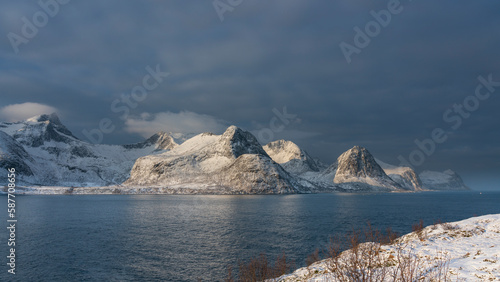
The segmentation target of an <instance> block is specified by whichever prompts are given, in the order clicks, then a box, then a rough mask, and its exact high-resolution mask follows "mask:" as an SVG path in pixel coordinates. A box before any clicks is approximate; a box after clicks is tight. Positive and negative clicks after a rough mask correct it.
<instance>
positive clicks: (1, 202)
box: [0, 191, 500, 281]
mask: <svg viewBox="0 0 500 282" xmlns="http://www.w3.org/2000/svg"><path fill="white" fill-rule="evenodd" d="M16 200H17V206H16V212H17V214H16V215H17V219H18V222H17V223H16V275H12V274H9V273H7V270H8V266H7V265H6V264H7V258H6V256H8V255H9V248H10V247H8V246H7V241H8V238H9V233H8V230H7V228H6V227H7V226H8V223H7V219H8V218H7V197H6V196H2V197H0V218H1V219H2V220H1V222H3V223H0V257H2V258H3V259H2V261H3V263H2V267H1V268H0V271H1V272H0V281H198V279H202V281H222V280H223V279H224V278H225V277H226V273H227V267H228V266H230V265H232V266H236V264H237V262H238V260H248V259H249V258H251V257H254V256H256V255H258V254H260V253H267V254H268V256H269V257H270V258H275V257H276V256H277V255H279V254H281V253H282V252H285V253H286V254H287V256H288V257H289V258H291V259H294V260H295V264H296V267H301V266H304V264H305V258H306V257H307V255H308V254H309V253H311V252H313V251H314V250H315V249H316V248H318V247H320V248H321V247H324V246H325V245H326V244H327V242H328V241H329V238H330V237H331V236H335V235H339V234H344V233H346V232H349V231H351V230H353V229H356V228H363V227H365V226H366V223H367V222H370V223H371V225H372V226H374V227H376V228H379V229H386V228H387V227H392V229H393V230H395V231H397V232H399V233H401V234H404V233H408V232H410V231H411V226H412V224H414V223H417V222H418V221H419V220H420V219H422V220H423V221H424V223H425V224H426V225H428V224H432V223H434V222H436V221H438V220H441V221H443V222H446V221H457V220H462V219H465V218H469V217H473V216H479V215H486V214H493V213H500V192H482V193H480V192H476V191H473V192H424V193H389V194H314V195H281V196H278V195H276V196H275V195H272V196H171V195H82V196H71V195H69V196H63V195H60V196H59V195H57V196H18V197H17V198H16ZM2 225H3V227H2Z"/></svg>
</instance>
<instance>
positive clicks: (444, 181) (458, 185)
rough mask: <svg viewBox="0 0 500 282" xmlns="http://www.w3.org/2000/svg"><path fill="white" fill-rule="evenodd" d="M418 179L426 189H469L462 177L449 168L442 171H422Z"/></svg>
mask: <svg viewBox="0 0 500 282" xmlns="http://www.w3.org/2000/svg"><path fill="white" fill-rule="evenodd" d="M420 179H422V185H423V187H424V188H425V189H427V190H470V188H469V187H468V186H467V185H465V183H464V182H463V180H462V178H461V177H460V176H459V175H458V174H457V173H456V172H454V171H452V170H450V169H448V170H446V171H444V172H437V171H424V172H422V173H421V174H420Z"/></svg>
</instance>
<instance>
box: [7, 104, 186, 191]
mask: <svg viewBox="0 0 500 282" xmlns="http://www.w3.org/2000/svg"><path fill="white" fill-rule="evenodd" d="M0 140H1V144H2V145H1V147H2V151H3V152H5V153H4V154H2V157H1V158H0V167H2V168H5V167H8V166H12V165H15V168H16V170H17V171H18V179H17V182H18V184H20V185H48V186H56V185H58V186H104V185H112V184H121V183H122V182H123V181H125V180H126V179H127V178H128V176H129V173H130V169H131V168H132V166H133V164H134V162H135V160H136V159H137V158H139V157H141V156H144V155H148V154H154V153H158V152H163V151H165V150H169V149H172V148H174V147H176V146H177V144H176V143H175V142H174V141H173V139H172V138H171V137H170V136H169V135H168V134H166V133H158V134H155V135H153V136H152V137H151V138H149V139H148V140H145V141H143V142H140V143H137V144H132V145H96V144H90V143H87V142H84V141H81V140H79V139H78V138H76V137H75V136H74V135H73V134H72V133H71V132H70V131H69V130H68V129H67V128H66V127H65V126H64V125H63V124H62V123H61V122H60V120H59V118H58V116H57V115H56V114H51V115H39V116H36V117H33V118H30V119H27V120H25V121H20V122H13V123H7V122H3V123H0ZM12 162H15V163H14V164H12ZM5 177H6V174H2V175H1V176H0V181H2V180H3V179H4V178H5Z"/></svg>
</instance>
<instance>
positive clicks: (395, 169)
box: [375, 159, 423, 191]
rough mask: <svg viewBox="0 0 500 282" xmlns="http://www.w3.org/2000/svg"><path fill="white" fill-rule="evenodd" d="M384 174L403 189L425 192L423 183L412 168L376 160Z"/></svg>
mask: <svg viewBox="0 0 500 282" xmlns="http://www.w3.org/2000/svg"><path fill="white" fill-rule="evenodd" d="M375 160H376V161H377V163H378V164H379V165H380V167H382V169H383V170H384V172H385V173H386V174H387V175H388V176H389V177H390V178H391V179H392V180H394V181H395V182H396V183H398V184H399V185H400V186H401V187H402V188H403V189H405V190H409V191H421V190H423V187H422V181H421V180H420V177H419V176H418V174H417V173H416V172H415V171H414V170H413V169H412V168H410V167H403V166H394V165H390V164H387V163H384V162H383V161H381V160H378V159H375Z"/></svg>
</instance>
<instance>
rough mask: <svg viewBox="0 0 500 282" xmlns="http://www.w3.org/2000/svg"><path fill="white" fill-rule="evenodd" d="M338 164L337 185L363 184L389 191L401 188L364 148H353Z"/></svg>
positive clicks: (343, 155) (335, 180) (344, 154)
mask: <svg viewBox="0 0 500 282" xmlns="http://www.w3.org/2000/svg"><path fill="white" fill-rule="evenodd" d="M337 162H338V169H337V173H336V175H335V178H334V182H335V183H350V182H361V183H365V184H368V185H370V186H376V187H381V188H383V189H388V190H398V189H400V188H401V187H400V186H399V185H398V184H397V183H396V182H394V181H393V180H392V179H391V178H389V176H387V174H386V173H385V172H384V170H383V169H382V168H381V167H380V165H379V164H378V163H377V162H376V161H375V158H374V157H373V156H372V154H371V153H370V152H369V151H368V150H367V149H366V148H364V147H361V146H354V147H352V148H351V149H350V150H348V151H346V152H345V153H343V154H342V155H341V156H340V157H339V158H338V160H337Z"/></svg>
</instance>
